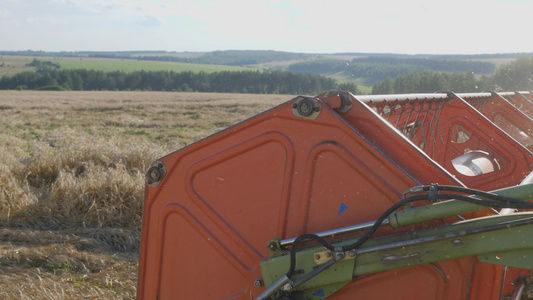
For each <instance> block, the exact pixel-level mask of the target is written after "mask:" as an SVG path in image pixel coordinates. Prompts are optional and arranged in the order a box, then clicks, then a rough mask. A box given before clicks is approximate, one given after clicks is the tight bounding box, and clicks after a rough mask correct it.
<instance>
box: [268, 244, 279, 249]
mask: <svg viewBox="0 0 533 300" xmlns="http://www.w3.org/2000/svg"><path fill="white" fill-rule="evenodd" d="M268 249H270V251H276V250H278V244H276V243H275V242H272V243H270V244H268Z"/></svg>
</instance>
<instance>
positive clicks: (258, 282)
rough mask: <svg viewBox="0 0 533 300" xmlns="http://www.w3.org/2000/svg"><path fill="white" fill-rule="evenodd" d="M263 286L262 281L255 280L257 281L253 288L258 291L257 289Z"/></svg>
mask: <svg viewBox="0 0 533 300" xmlns="http://www.w3.org/2000/svg"><path fill="white" fill-rule="evenodd" d="M263 285H264V282H263V279H261V278H257V279H256V280H255V281H254V286H255V287H256V288H258V289H259V288H262V287H263Z"/></svg>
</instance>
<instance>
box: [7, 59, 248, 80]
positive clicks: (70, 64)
mask: <svg viewBox="0 0 533 300" xmlns="http://www.w3.org/2000/svg"><path fill="white" fill-rule="evenodd" d="M34 58H36V59H39V60H43V61H52V62H53V63H56V64H59V66H60V67H61V69H66V70H72V69H88V70H91V69H93V70H100V71H104V72H111V71H124V72H134V71H141V70H144V71H174V72H187V71H191V72H206V73H213V72H221V71H249V70H255V69H254V68H247V67H235V66H222V65H207V64H189V63H179V62H160V61H139V60H133V59H109V58H89V57H87V58H85V57H81V58H70V57H60V58H58V57H21V56H2V57H0V76H3V75H13V74H16V73H20V72H24V71H34V70H35V68H33V67H27V66H26V64H28V63H31V62H32V61H33V59H34Z"/></svg>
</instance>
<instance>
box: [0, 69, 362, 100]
mask: <svg viewBox="0 0 533 300" xmlns="http://www.w3.org/2000/svg"><path fill="white" fill-rule="evenodd" d="M45 65H46V64H45ZM0 89H2V90H6V89H10V90H14V89H18V90H24V89H30V90H39V89H41V90H43V89H45V90H75V91H82V90H85V91H90V90H120V91H122V90H142V91H180V92H219V93H257V94H318V93H321V92H324V91H327V90H329V89H344V90H349V91H351V92H353V93H358V91H357V86H356V85H355V84H349V83H348V84H346V83H345V84H339V83H337V81H335V80H333V79H330V78H326V77H323V76H318V75H312V74H303V73H290V72H282V71H223V72H214V73H205V72H198V73H196V72H190V71H187V72H173V71H135V72H123V71H113V72H103V71H98V70H87V69H75V70H63V69H53V68H48V71H47V72H22V73H18V74H15V75H11V76H7V75H5V76H3V77H2V78H1V79H0Z"/></svg>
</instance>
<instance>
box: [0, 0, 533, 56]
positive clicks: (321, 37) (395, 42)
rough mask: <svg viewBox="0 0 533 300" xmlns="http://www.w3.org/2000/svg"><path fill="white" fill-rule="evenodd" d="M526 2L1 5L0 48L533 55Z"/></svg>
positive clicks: (111, 0) (45, 0)
mask: <svg viewBox="0 0 533 300" xmlns="http://www.w3.org/2000/svg"><path fill="white" fill-rule="evenodd" d="M532 13H533V1H526V0H514V1H504V0H485V1H478V0H475V1H472V0H447V1H429V0H402V1H399V0H366V1H359V0H351V1H350V0H320V1H315V0H292V1H280V0H262V1H254V0H218V1H217V0H181V1H170V0H168V1H164V0H163V1H154V0H129V1H125V0H0V50H27V49H31V50H44V51H126V50H166V51H178V52H184V51H189V52H205V51H214V50H234V49H238V50H279V51H290V52H304V53H339V52H372V53H405V54H421V53H422V54H480V53H509V52H533V38H531V34H530V33H529V32H530V31H531V28H532V27H533V25H532V22H531V15H532Z"/></svg>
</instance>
